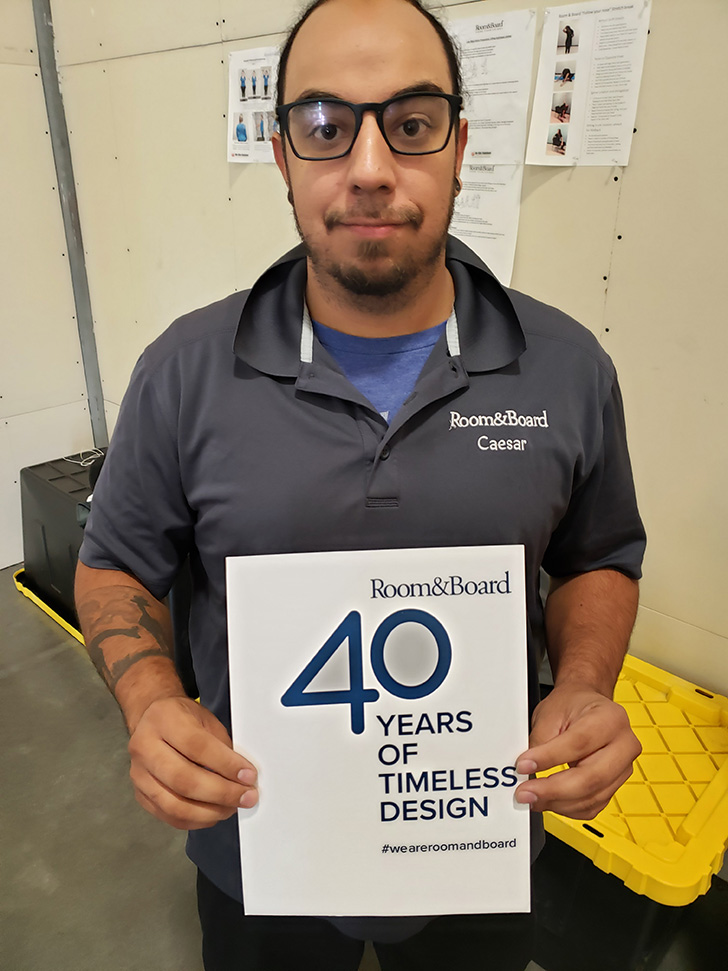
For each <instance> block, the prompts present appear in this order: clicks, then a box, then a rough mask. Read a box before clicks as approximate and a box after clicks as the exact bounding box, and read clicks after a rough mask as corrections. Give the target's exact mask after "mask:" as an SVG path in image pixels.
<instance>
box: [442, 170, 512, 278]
mask: <svg viewBox="0 0 728 971" xmlns="http://www.w3.org/2000/svg"><path fill="white" fill-rule="evenodd" d="M460 178H461V180H462V183H463V188H462V191H461V192H460V194H459V195H458V197H457V198H456V200H455V211H454V213H453V217H452V222H451V223H450V232H451V233H452V234H453V235H454V236H457V237H458V239H462V240H463V242H465V243H467V244H468V246H469V247H470V248H471V249H472V250H474V251H475V252H476V253H477V254H478V256H479V257H480V258H481V260H483V262H484V263H486V264H487V265H488V267H489V268H490V269H491V270H492V271H493V273H494V274H495V275H496V277H497V278H498V280H500V282H501V283H502V284H503V285H504V286H506V287H507V286H510V282H511V276H512V274H513V261H514V258H515V255H516V239H517V237H518V218H519V216H520V212H521V185H522V184H523V166H522V165H463V167H462V169H461V170H460Z"/></svg>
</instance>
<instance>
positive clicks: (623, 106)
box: [526, 0, 651, 165]
mask: <svg viewBox="0 0 728 971" xmlns="http://www.w3.org/2000/svg"><path fill="white" fill-rule="evenodd" d="M650 7H651V5H650V0H634V2H632V3H601V2H596V3H582V4H574V5H573V6H570V7H550V8H547V9H546V11H545V13H544V24H543V34H542V40H541V54H540V59H539V66H538V74H537V77H536V92H535V95H534V101H533V111H532V114H531V127H530V131H529V136H528V148H527V150H526V164H528V165H627V163H628V162H629V153H630V148H631V145H632V134H633V129H634V122H635V116H636V112H637V98H638V95H639V88H640V81H641V79H642V65H643V62H644V56H645V47H646V44H647V30H648V27H649V23H650Z"/></svg>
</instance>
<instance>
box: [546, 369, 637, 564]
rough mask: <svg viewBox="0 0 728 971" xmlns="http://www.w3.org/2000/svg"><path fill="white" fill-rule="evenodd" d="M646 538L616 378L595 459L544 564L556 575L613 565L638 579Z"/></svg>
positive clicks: (559, 527)
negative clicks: (635, 488)
mask: <svg viewBox="0 0 728 971" xmlns="http://www.w3.org/2000/svg"><path fill="white" fill-rule="evenodd" d="M645 543H646V539H645V531H644V527H643V525H642V520H641V519H640V515H639V512H638V510H637V500H636V497H635V491H634V482H633V479H632V467H631V464H630V460H629V452H628V450H627V435H626V430H625V423H624V409H623V406H622V396H621V393H620V390H619V385H618V382H617V379H616V377H615V378H614V380H613V382H612V385H611V391H610V394H609V396H608V398H607V401H606V404H605V406H604V408H603V411H602V416H601V441H600V442H599V443H597V449H596V458H595V461H594V462H593V464H592V466H591V468H590V469H589V471H588V474H587V475H586V477H585V479H584V481H582V482H580V483H577V484H576V487H575V489H574V492H573V494H572V497H571V501H570V503H569V506H568V508H567V511H566V513H565V515H564V516H563V518H562V520H561V522H560V523H559V525H558V527H557V528H556V530H555V531H554V533H553V535H552V537H551V541H550V542H549V545H548V548H547V550H546V553H545V555H544V559H543V568H544V570H546V572H547V573H548V574H550V575H551V576H555V577H563V576H569V575H572V574H575V573H586V572H589V571H591V570H603V569H612V570H619V571H620V572H621V573H624V574H626V575H627V576H629V577H632V578H633V579H639V577H640V576H641V575H642V570H641V567H642V559H643V556H644V551H645Z"/></svg>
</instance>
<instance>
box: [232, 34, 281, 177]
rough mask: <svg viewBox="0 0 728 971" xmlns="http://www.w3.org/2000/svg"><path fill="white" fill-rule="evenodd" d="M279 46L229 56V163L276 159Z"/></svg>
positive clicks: (237, 52) (259, 48)
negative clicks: (274, 157)
mask: <svg viewBox="0 0 728 971" xmlns="http://www.w3.org/2000/svg"><path fill="white" fill-rule="evenodd" d="M278 57H279V52H278V48H277V47H256V48H253V49H252V50H248V51H232V52H231V53H230V54H229V55H228V131H227V141H228V148H227V157H228V162H273V161H274V159H273V147H272V145H271V141H270V136H271V135H272V134H273V132H275V131H277V130H278V122H277V120H276V116H275V96H276V90H275V87H276V80H277V75H278Z"/></svg>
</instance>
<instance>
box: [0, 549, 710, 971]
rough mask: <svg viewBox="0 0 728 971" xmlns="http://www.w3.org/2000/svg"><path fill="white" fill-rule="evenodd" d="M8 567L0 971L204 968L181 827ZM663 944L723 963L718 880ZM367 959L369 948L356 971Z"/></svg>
mask: <svg viewBox="0 0 728 971" xmlns="http://www.w3.org/2000/svg"><path fill="white" fill-rule="evenodd" d="M12 573H13V568H8V569H6V570H2V571H0V612H1V615H2V618H3V634H2V642H1V644H0V692H1V699H0V738H1V739H2V741H3V745H2V753H1V754H0V778H2V798H1V799H0V872H1V873H2V877H3V879H2V883H1V885H0V941H1V943H0V967H1V968H2V969H3V971H202V962H201V960H200V957H199V950H200V934H199V929H198V925H197V918H196V910H195V900H194V892H193V883H194V869H193V867H192V865H191V864H190V863H189V862H188V861H187V859H186V857H185V855H184V834H181V833H178V832H176V831H175V830H172V829H170V828H168V827H166V826H164V825H163V824H162V823H158V822H157V821H156V820H154V819H152V818H151V817H150V816H148V815H147V814H146V813H145V812H144V811H143V810H141V809H140V808H139V807H138V806H137V804H136V802H135V800H134V797H133V795H132V792H131V788H130V785H129V783H128V780H127V754H126V733H125V729H124V726H123V723H122V719H121V716H120V714H119V712H118V709H117V708H116V704H115V702H114V701H113V699H112V698H111V696H110V695H109V694H108V692H107V690H106V688H105V687H104V685H103V684H102V683H101V681H100V679H99V678H98V676H97V674H96V672H95V671H94V670H93V668H92V667H91V664H90V663H89V661H88V659H87V658H86V656H85V654H84V653H83V652H82V648H81V647H80V645H78V644H77V642H76V641H75V640H74V639H73V638H72V637H71V636H70V635H68V634H66V632H65V631H63V630H62V629H61V628H60V627H58V626H57V625H56V624H55V623H54V622H53V621H52V620H50V619H49V618H48V617H46V616H45V614H44V613H43V612H42V611H40V610H39V609H38V608H37V607H36V606H34V605H33V604H32V603H31V602H30V601H29V600H27V599H26V598H25V597H22V596H21V595H20V594H19V593H18V592H17V591H16V590H15V587H14V585H13V582H12ZM605 919H606V920H608V917H607V915H605ZM665 947H666V953H665V955H664V956H663V957H662V959H661V961H660V963H659V964H656V965H654V964H651V965H650V966H649V971H726V969H728V884H725V883H723V881H721V880H715V881H714V885H713V888H712V889H711V891H710V893H709V894H708V895H707V896H706V897H705V898H701V900H700V901H699V902H698V903H697V904H695V905H693V907H691V908H689V910H688V912H687V913H686V917H685V919H684V920H683V922H682V926H681V928H680V930H679V931H678V932H677V933H676V934H675V935H674V937H673V938H672V939H671V940H670V941H666V942H665ZM377 967H378V966H377V962H376V959H375V958H374V956H373V954H372V953H371V952H370V951H368V952H367V953H366V954H365V957H364V961H363V964H362V969H361V971H377ZM443 971H457V969H443ZM489 971H498V969H489ZM529 971H539V969H538V966H537V965H535V964H531V965H529ZM548 971H561V969H560V968H558V967H550V968H549V969H548ZM584 971H590V969H589V968H586V967H585V968H584ZM619 971H632V969H628V968H624V969H619ZM639 971H648V967H647V966H646V965H645V966H643V967H641V968H640V969H639Z"/></svg>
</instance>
